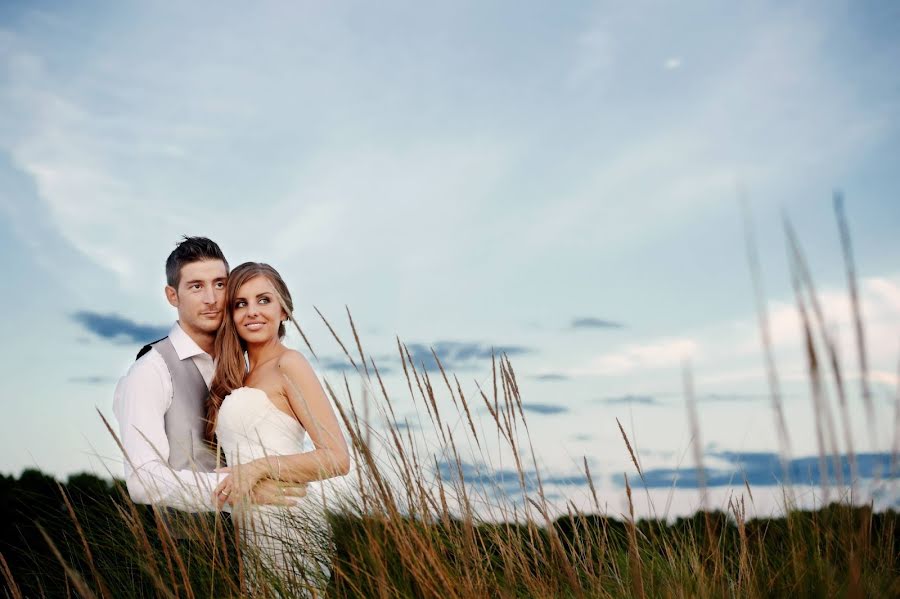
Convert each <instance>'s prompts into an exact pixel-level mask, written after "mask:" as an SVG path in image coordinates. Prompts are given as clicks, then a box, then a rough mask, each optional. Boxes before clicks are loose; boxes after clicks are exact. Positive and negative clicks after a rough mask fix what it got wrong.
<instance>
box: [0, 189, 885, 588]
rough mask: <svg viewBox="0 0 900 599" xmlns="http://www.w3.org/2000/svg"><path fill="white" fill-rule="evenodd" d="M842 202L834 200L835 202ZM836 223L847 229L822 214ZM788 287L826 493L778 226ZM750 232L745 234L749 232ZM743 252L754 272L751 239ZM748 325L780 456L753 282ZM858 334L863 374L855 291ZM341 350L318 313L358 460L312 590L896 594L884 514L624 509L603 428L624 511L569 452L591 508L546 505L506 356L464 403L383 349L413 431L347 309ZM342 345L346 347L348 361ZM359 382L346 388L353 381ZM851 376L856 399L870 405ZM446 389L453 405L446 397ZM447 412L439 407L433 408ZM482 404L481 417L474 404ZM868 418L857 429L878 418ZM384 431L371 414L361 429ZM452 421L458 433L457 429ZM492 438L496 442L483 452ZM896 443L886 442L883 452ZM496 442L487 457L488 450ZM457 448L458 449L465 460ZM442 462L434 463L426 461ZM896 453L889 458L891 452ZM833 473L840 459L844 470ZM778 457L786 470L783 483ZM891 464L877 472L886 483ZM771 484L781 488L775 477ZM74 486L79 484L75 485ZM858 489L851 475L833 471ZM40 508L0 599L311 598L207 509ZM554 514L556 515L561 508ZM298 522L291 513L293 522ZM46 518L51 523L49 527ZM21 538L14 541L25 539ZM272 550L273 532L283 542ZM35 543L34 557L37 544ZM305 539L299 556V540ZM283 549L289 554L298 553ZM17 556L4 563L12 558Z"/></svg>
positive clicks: (825, 352) (802, 283)
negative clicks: (667, 515) (348, 337)
mask: <svg viewBox="0 0 900 599" xmlns="http://www.w3.org/2000/svg"><path fill="white" fill-rule="evenodd" d="M838 208H839V204H838ZM838 215H839V219H838V220H839V223H840V226H841V230H842V232H843V231H845V229H846V222H845V220H844V219H843V216H842V214H841V212H840V210H839V211H838ZM786 231H787V237H788V241H789V248H790V254H789V255H790V259H791V265H792V273H793V280H794V283H795V291H796V297H797V305H798V311H799V313H800V315H801V322H802V326H803V334H804V336H805V338H806V344H805V346H806V350H805V351H806V358H807V364H808V372H809V376H810V381H811V387H812V396H813V397H812V399H813V401H814V407H815V412H814V413H815V417H816V427H817V428H816V430H817V431H818V442H819V453H820V461H821V462H822V464H823V466H822V476H821V477H820V478H821V480H822V485H823V489H822V491H823V496H825V497H827V496H828V493H829V490H830V486H829V485H830V482H829V481H830V479H829V475H828V468H827V464H826V461H827V460H828V459H830V456H833V455H836V454H837V448H838V442H837V441H836V438H837V436H838V435H839V434H843V436H844V445H845V447H846V451H847V453H848V456H849V458H850V460H851V473H852V474H855V469H854V465H853V455H854V454H853V443H852V438H851V437H850V435H849V430H850V428H849V423H848V416H847V411H846V409H845V406H846V402H847V401H848V399H847V395H848V393H847V392H846V385H845V380H846V376H845V372H844V371H843V365H842V363H841V362H840V360H838V359H837V357H836V352H835V349H834V342H833V339H832V337H831V333H830V332H829V331H828V329H827V326H826V322H825V319H824V317H822V315H821V311H820V310H819V308H818V306H817V304H816V295H815V289H814V287H813V284H812V278H811V276H810V273H809V271H808V269H807V268H806V265H805V262H804V260H803V255H802V252H801V251H800V247H799V243H798V242H797V240H796V237H795V236H794V234H793V232H792V231H791V230H790V228H789V227H788V228H787V229H786ZM748 233H749V230H748ZM842 240H843V243H844V250H845V258H846V259H847V264H848V274H849V277H848V278H849V280H850V282H851V283H850V290H851V291H850V292H851V295H855V293H856V292H855V282H854V277H855V275H854V269H853V265H852V252H851V248H850V245H849V236H848V235H843V237H842ZM748 250H749V251H748V256H749V257H750V261H751V272H752V274H753V277H754V280H755V281H756V282H757V284H758V281H759V279H760V277H759V272H758V265H757V264H756V261H755V249H754V247H753V241H752V235H750V234H748ZM757 299H758V306H759V309H760V332H761V340H762V345H763V347H764V349H765V351H766V360H767V368H768V375H769V382H770V386H771V392H772V402H773V403H772V405H773V413H774V415H775V419H774V424H773V426H774V427H776V428H777V429H778V438H779V439H780V441H781V447H780V448H779V449H780V453H781V455H782V456H783V458H784V459H785V460H787V458H788V457H789V456H790V436H789V430H788V428H787V424H786V422H785V421H784V418H783V411H782V409H781V403H780V402H781V398H780V390H779V384H778V374H777V368H776V364H775V362H774V359H772V357H771V356H772V353H771V342H770V338H771V337H770V334H769V331H768V323H767V318H766V315H765V304H764V302H763V301H762V292H761V290H760V289H759V287H758V286H757ZM853 306H854V310H855V311H856V314H855V316H856V322H857V323H858V327H857V332H856V334H857V335H858V336H859V337H860V341H859V345H858V346H859V347H860V352H861V355H860V359H859V363H860V365H861V370H862V375H861V376H862V378H863V380H864V381H865V378H866V372H865V368H866V366H865V365H866V363H867V359H868V358H867V356H866V355H865V353H864V352H865V350H864V347H865V343H864V339H863V338H862V336H863V334H864V329H863V327H862V322H863V318H862V315H861V314H860V313H859V307H858V302H856V301H855V300H854V303H853ZM347 315H348V319H349V325H350V327H351V330H352V331H353V336H354V345H355V346H356V347H355V350H356V351H355V352H352V353H351V351H349V350H348V349H347V344H345V343H344V342H343V340H341V339H340V338H339V336H338V335H337V333H336V332H335V329H334V328H333V327H332V326H331V324H330V323H328V321H327V320H325V317H324V315H321V313H320V316H322V318H323V320H325V323H326V324H327V326H328V329H329V330H330V331H331V333H332V335H333V336H334V338H335V340H336V341H337V343H338V344H339V346H340V347H341V349H342V350H343V352H344V354H345V355H346V357H347V359H348V361H349V362H350V363H351V364H353V366H354V367H355V368H356V371H357V372H358V376H359V377H360V379H361V380H362V381H363V384H364V389H365V390H364V392H363V393H357V394H355V395H354V394H353V393H352V392H351V385H350V381H349V380H348V378H347V377H346V376H345V377H343V378H342V379H341V380H340V381H338V382H337V383H335V382H334V381H330V382H327V383H326V391H327V393H328V394H329V396H330V397H331V399H332V400H333V402H334V404H335V405H336V407H337V408H338V411H339V413H340V417H341V419H342V420H343V423H344V427H345V429H346V431H347V434H348V436H349V440H350V441H351V444H352V450H353V455H354V458H355V464H356V468H355V470H354V471H352V472H351V474H350V475H349V478H348V481H347V482H348V485H347V487H348V489H347V492H345V493H343V494H341V496H340V497H336V498H335V500H334V501H332V502H331V503H330V504H329V506H330V510H331V511H330V513H329V520H330V523H331V528H332V530H333V538H334V543H335V551H334V555H333V558H332V560H331V580H330V583H329V585H328V588H327V592H326V594H327V595H328V596H333V597H442V598H443V597H827V596H848V597H892V596H900V557H898V556H900V535H898V531H897V529H896V527H897V521H898V519H897V514H896V513H894V512H893V511H888V512H885V513H880V514H879V513H874V512H873V511H872V509H871V508H870V507H869V506H865V505H863V506H854V505H853V504H852V502H851V497H849V496H841V497H839V498H837V501H836V502H835V503H833V504H831V505H828V506H827V507H824V508H822V509H819V510H818V511H802V510H799V509H796V508H795V507H794V506H795V505H796V504H795V503H794V499H793V496H792V487H791V485H790V482H787V483H786V484H785V486H784V487H783V489H782V491H783V497H784V506H785V510H786V514H785V516H784V517H783V518H771V519H748V518H747V513H748V502H749V503H752V501H753V498H752V493H751V489H750V487H749V485H746V491H747V493H746V495H745V494H743V493H742V492H741V493H737V494H735V495H733V496H732V498H731V499H729V501H728V504H727V510H726V511H709V509H710V506H709V505H708V503H707V502H706V499H705V489H703V488H701V490H700V497H701V505H702V506H703V507H704V508H705V509H704V510H703V511H701V512H698V513H697V514H696V515H694V516H693V517H690V518H681V519H678V520H676V521H674V522H665V521H661V520H653V519H645V520H636V518H635V516H634V500H633V494H634V492H635V491H636V489H639V488H640V486H641V484H642V480H643V475H644V473H643V472H642V470H641V466H640V460H639V456H638V455H637V453H636V452H635V451H634V449H633V445H632V443H631V441H630V440H629V438H628V436H627V435H626V433H625V430H624V429H623V428H622V427H621V425H620V426H619V428H620V432H621V435H622V442H623V446H622V450H623V451H625V452H627V453H628V455H629V457H630V459H631V461H632V462H633V464H634V467H635V469H636V470H637V477H633V476H632V477H631V478H628V477H626V478H625V495H626V497H627V500H628V507H629V509H628V513H627V514H625V515H624V517H623V518H622V519H616V518H611V517H608V516H607V515H606V513H605V510H604V509H603V507H602V505H601V501H600V498H598V495H597V490H596V488H595V486H594V482H593V476H592V473H591V471H590V468H589V467H588V462H587V460H586V459H585V460H584V474H585V481H586V483H587V487H588V489H589V494H590V497H589V498H588V501H589V502H590V503H591V504H592V508H591V510H590V513H586V512H585V511H583V510H582V509H579V508H578V507H576V503H575V502H574V501H565V502H562V503H554V502H552V501H550V500H549V499H548V498H547V494H546V493H545V490H544V484H543V480H542V478H541V471H540V468H539V466H538V459H537V456H536V455H535V454H534V450H533V447H532V443H531V437H530V431H529V425H528V421H527V419H526V417H525V411H524V410H523V407H522V406H523V404H522V398H521V395H520V392H519V385H518V382H517V379H516V374H515V371H514V369H513V365H512V363H511V361H510V360H509V358H508V357H507V356H505V355H500V356H496V357H494V358H493V359H492V362H491V372H492V376H491V378H490V384H489V385H488V386H487V389H486V390H483V389H481V388H479V389H478V392H477V393H475V394H474V395H472V396H466V395H465V394H464V393H463V388H462V386H461V385H460V383H459V381H458V379H457V378H456V377H455V376H454V375H453V374H452V373H448V372H446V371H445V370H444V368H443V365H441V363H440V360H439V359H438V356H437V355H436V354H435V355H434V358H435V360H436V362H437V365H438V370H439V376H437V375H435V373H429V370H428V369H425V368H423V367H421V365H419V366H418V367H417V365H416V364H415V363H414V362H413V360H412V357H411V355H410V352H409V350H408V349H407V348H406V346H405V345H404V344H403V343H402V342H400V340H399V339H398V341H397V346H398V347H397V349H398V354H399V357H400V360H401V362H402V364H403V373H404V382H405V383H406V389H407V390H408V392H409V394H410V397H411V398H412V400H413V401H414V402H415V404H416V406H417V407H418V409H420V410H422V411H423V412H424V413H425V415H426V417H427V418H422V421H423V422H427V423H430V427H431V428H430V430H428V431H420V430H413V429H412V428H410V427H409V426H406V423H405V422H400V421H398V419H397V417H396V415H395V414H394V411H393V407H392V406H393V404H394V403H395V402H394V401H392V398H391V395H390V394H389V393H388V390H387V388H386V386H385V384H384V382H383V380H382V377H381V374H380V372H379V370H378V368H377V365H376V364H375V362H374V361H373V360H371V359H370V358H367V357H366V354H365V352H364V350H363V347H362V344H361V342H360V340H359V336H358V335H357V333H356V327H355V324H354V323H353V320H352V318H350V314H349V311H348V314H347ZM354 354H355V355H354ZM825 377H830V379H831V380H832V381H833V383H832V384H833V385H834V386H835V388H836V389H837V390H838V396H837V397H838V402H839V404H838V405H839V408H840V409H839V411H838V416H839V419H838V420H835V419H834V418H833V417H832V416H831V407H830V405H828V404H827V399H826V398H825V396H824V394H823V393H822V388H823V386H824V378H825ZM354 384H355V383H354ZM867 393H868V391H867V387H866V383H865V382H863V396H864V398H865V399H866V401H867V404H866V406H867V410H868V409H869V407H870V403H868V402H870V398H869V397H868V396H867V395H866V394H867ZM685 396H686V398H687V401H688V404H687V409H688V415H689V423H690V426H691V429H692V430H691V434H692V439H693V440H694V443H695V448H696V452H695V457H694V461H695V467H696V468H697V469H698V474H699V477H698V480H700V481H701V486H702V481H703V480H704V477H703V472H704V464H703V454H702V451H701V448H702V445H701V444H700V443H699V439H700V436H701V433H702V431H700V430H699V425H698V424H697V422H698V419H697V415H696V405H695V404H694V402H693V383H692V381H691V373H690V369H689V368H688V367H686V368H685ZM448 398H449V403H448V402H447V399H448ZM448 405H452V406H453V408H452V411H451V410H448V409H447V408H446V407H445V408H444V410H443V411H442V409H441V406H448ZM482 410H483V411H486V413H487V414H489V417H490V418H489V420H488V423H489V425H488V426H487V427H484V423H483V422H481V421H476V419H475V418H474V417H473V414H475V413H477V412H479V411H482ZM872 410H873V416H871V417H870V424H871V422H872V421H873V420H874V408H872ZM376 421H378V422H380V423H382V425H379V426H377V427H376V426H371V425H370V423H372V422H376ZM457 421H460V422H461V423H462V426H456V425H455V423H456V422H457ZM497 443H499V447H497ZM895 446H896V444H895ZM490 447H494V449H489V448H490ZM499 451H502V452H503V455H504V456H505V457H504V459H508V460H511V461H512V463H513V465H514V469H515V472H516V473H517V484H518V492H517V493H510V492H509V488H508V486H504V487H503V488H500V486H499V485H498V484H497V483H494V484H493V485H492V484H490V483H487V484H485V483H484V481H483V480H482V481H481V482H480V483H479V484H473V481H471V480H467V478H466V476H467V474H466V468H465V466H466V464H467V462H466V460H467V459H469V460H470V459H471V456H472V455H473V454H474V455H475V456H476V459H478V460H480V461H481V462H482V463H487V464H491V463H495V462H496V461H497V460H499V459H500V458H499V457H498V456H497V455H494V454H495V453H496V452H499ZM463 456H466V457H465V458H464V457H463ZM439 461H441V462H443V463H445V464H450V467H449V468H441V467H440V466H439V464H438V462H439ZM894 463H896V459H895V460H894ZM840 471H841V469H840V468H837V469H836V472H837V475H838V476H840ZM787 474H788V473H787V469H785V475H786V476H787ZM896 475H897V473H896V472H892V473H890V474H889V476H890V477H896ZM785 480H789V479H787V478H785ZM76 482H77V481H76ZM845 485H846V486H847V487H849V488H850V489H853V488H854V485H855V478H854V479H852V480H850V481H843V480H841V481H839V485H838V486H839V487H844V486H845ZM56 497H57V498H58V499H59V505H57V506H55V508H54V510H55V511H52V512H51V513H41V512H39V511H36V514H35V515H36V520H37V523H36V524H35V525H34V526H35V527H36V528H35V529H34V531H32V532H35V531H36V534H33V535H31V536H29V537H28V538H31V539H35V538H39V539H41V541H42V542H43V543H44V545H42V546H40V547H38V546H20V547H19V548H18V549H16V550H15V552H11V551H10V550H9V549H8V548H3V553H2V554H0V557H3V558H4V559H2V560H0V571H2V573H3V579H4V580H5V582H6V595H7V596H9V597H21V596H26V595H27V596H33V595H34V596H40V595H41V594H42V593H43V594H46V595H47V596H54V595H55V594H56V593H59V592H60V590H62V592H65V593H68V594H71V595H73V596H76V595H78V596H85V597H130V596H135V597H137V596H142V597H151V596H162V597H225V596H234V597H237V596H247V595H254V596H261V597H277V596H302V595H303V594H304V593H308V594H310V595H312V594H315V592H316V591H315V588H316V586H315V585H309V584H308V581H307V580H306V579H305V572H304V566H305V563H304V562H303V560H298V561H297V563H296V564H295V567H294V568H292V569H291V570H290V571H288V572H286V571H283V570H282V571H272V570H271V569H268V568H267V566H266V563H265V560H261V559H258V557H259V556H257V555H254V554H253V552H252V550H251V549H249V548H247V547H244V546H242V545H241V543H239V542H236V539H235V538H231V536H230V535H231V534H233V531H232V529H231V528H230V527H227V526H224V525H223V524H224V523H223V521H222V520H221V518H220V517H218V516H216V515H210V516H209V517H208V518H205V519H195V520H192V523H193V524H192V525H193V526H194V531H193V534H192V536H193V537H194V541H192V542H191V543H190V546H189V549H187V550H186V549H185V547H184V546H183V545H184V544H183V543H180V542H179V541H178V540H177V539H174V538H173V537H172V535H171V534H170V532H169V530H168V528H167V527H166V526H165V525H164V521H163V520H162V519H161V517H160V514H159V512H158V511H157V510H155V509H152V508H148V507H146V506H137V505H134V504H133V503H132V502H130V501H129V500H128V498H127V493H125V492H124V488H123V487H122V485H121V484H117V485H115V486H114V487H112V488H108V487H107V488H102V489H101V488H98V487H94V488H91V487H89V486H88V487H86V488H82V487H79V486H78V485H77V484H75V485H73V484H72V481H70V484H69V486H68V488H63V487H60V491H59V492H58V493H57V494H56ZM558 514H563V515H562V516H558ZM304 525H305V523H304V522H302V521H297V522H296V526H298V527H302V526H304ZM54 526H55V527H56V528H55V529H54V528H53V527H54ZM23 538H24V537H23ZM286 542H289V541H288V540H286ZM47 549H49V551H47ZM300 551H302V550H300ZM298 554H299V551H298ZM12 562H15V566H16V567H15V568H13V567H11V566H10V565H8V564H9V563H12Z"/></svg>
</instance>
